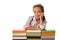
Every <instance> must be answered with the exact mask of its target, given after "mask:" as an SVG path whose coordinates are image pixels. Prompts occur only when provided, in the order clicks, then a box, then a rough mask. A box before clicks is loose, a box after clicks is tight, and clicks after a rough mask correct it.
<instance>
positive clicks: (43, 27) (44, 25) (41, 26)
mask: <svg viewBox="0 0 60 40" xmlns="http://www.w3.org/2000/svg"><path fill="white" fill-rule="evenodd" d="M46 23H47V21H45V22H44V24H43V25H41V24H40V28H41V30H43V29H45V28H46Z"/></svg>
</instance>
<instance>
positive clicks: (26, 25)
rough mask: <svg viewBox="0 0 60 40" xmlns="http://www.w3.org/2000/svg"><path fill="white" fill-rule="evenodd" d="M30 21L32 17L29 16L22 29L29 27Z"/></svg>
mask: <svg viewBox="0 0 60 40" xmlns="http://www.w3.org/2000/svg"><path fill="white" fill-rule="evenodd" d="M31 19H32V16H30V17H29V18H28V20H27V22H26V24H25V25H24V27H23V28H26V27H29V26H30V21H31Z"/></svg>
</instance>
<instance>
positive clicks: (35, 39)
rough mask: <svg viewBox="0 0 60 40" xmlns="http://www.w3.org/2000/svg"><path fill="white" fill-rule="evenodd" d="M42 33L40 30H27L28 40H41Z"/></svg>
mask: <svg viewBox="0 0 60 40" xmlns="http://www.w3.org/2000/svg"><path fill="white" fill-rule="evenodd" d="M40 39H41V31H40V30H27V40H40Z"/></svg>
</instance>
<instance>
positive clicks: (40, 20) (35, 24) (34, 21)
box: [24, 4, 46, 30]
mask: <svg viewBox="0 0 60 40" xmlns="http://www.w3.org/2000/svg"><path fill="white" fill-rule="evenodd" d="M33 12H34V16H30V17H29V19H28V21H27V23H26V24H25V26H24V28H25V29H28V28H35V29H37V30H38V29H40V30H43V29H45V27H46V19H45V16H44V7H43V6H42V5H41V4H36V5H34V6H33Z"/></svg>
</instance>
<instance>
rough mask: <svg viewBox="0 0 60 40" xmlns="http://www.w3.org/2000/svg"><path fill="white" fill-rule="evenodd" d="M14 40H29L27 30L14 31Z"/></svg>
mask: <svg viewBox="0 0 60 40" xmlns="http://www.w3.org/2000/svg"><path fill="white" fill-rule="evenodd" d="M13 40H27V36H26V31H25V30H13Z"/></svg>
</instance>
